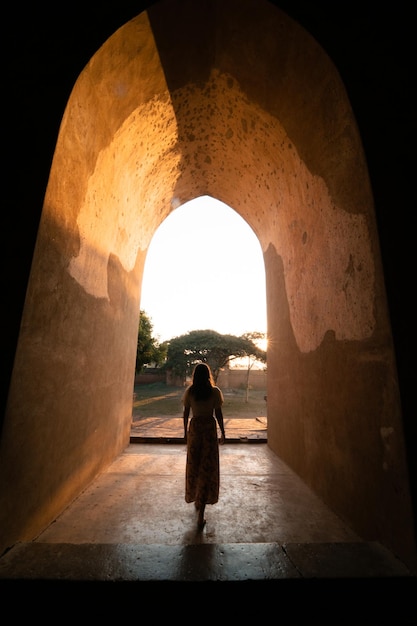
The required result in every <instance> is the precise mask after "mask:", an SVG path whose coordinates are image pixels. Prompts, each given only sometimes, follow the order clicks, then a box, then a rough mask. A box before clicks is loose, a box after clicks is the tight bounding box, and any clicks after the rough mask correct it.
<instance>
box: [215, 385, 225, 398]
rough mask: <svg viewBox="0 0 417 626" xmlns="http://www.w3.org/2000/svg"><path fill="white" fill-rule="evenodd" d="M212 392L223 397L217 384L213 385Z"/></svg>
mask: <svg viewBox="0 0 417 626" xmlns="http://www.w3.org/2000/svg"><path fill="white" fill-rule="evenodd" d="M213 392H214V393H215V394H216V395H217V396H221V397H223V393H222V390H221V389H220V387H217V385H214V387H213Z"/></svg>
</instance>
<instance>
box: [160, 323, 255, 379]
mask: <svg viewBox="0 0 417 626" xmlns="http://www.w3.org/2000/svg"><path fill="white" fill-rule="evenodd" d="M245 356H252V357H254V358H255V360H257V361H262V362H266V352H265V351H264V350H261V349H260V348H258V346H256V344H255V343H254V342H253V341H252V340H251V339H250V334H248V335H242V336H241V337H237V336H235V335H221V334H220V333H218V332H216V331H215V330H192V331H190V332H189V333H187V334H185V335H181V336H179V337H174V339H171V340H170V341H169V342H168V351H167V362H166V368H167V369H170V370H172V372H173V373H174V374H175V375H176V376H179V377H182V378H184V379H185V377H186V376H187V375H190V374H191V373H192V371H193V369H194V366H195V365H196V364H197V363H201V362H203V363H207V364H208V365H209V366H210V369H211V371H212V373H213V378H214V380H215V381H217V378H218V375H219V372H220V370H221V369H222V368H223V367H225V366H226V365H228V363H229V362H230V361H231V360H233V359H239V358H243V357H245Z"/></svg>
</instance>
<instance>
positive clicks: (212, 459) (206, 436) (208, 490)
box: [183, 363, 226, 530]
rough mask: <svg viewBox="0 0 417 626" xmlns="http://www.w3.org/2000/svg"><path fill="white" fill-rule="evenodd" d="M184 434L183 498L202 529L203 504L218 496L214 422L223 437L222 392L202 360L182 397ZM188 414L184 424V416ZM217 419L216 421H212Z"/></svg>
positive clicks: (217, 464) (213, 500)
mask: <svg viewBox="0 0 417 626" xmlns="http://www.w3.org/2000/svg"><path fill="white" fill-rule="evenodd" d="M183 404H184V412H183V419H184V438H185V442H186V444H187V461H186V469H185V501H186V502H194V503H195V508H196V509H197V511H198V528H199V530H202V529H203V528H204V524H205V523H206V520H205V519H204V512H205V508H206V504H215V503H216V502H218V499H219V485H220V460H219V440H218V437H217V424H218V425H219V428H220V432H221V437H220V443H221V444H223V443H224V441H225V438H226V436H225V432H224V423H223V411H222V404H223V394H222V392H221V390H220V389H219V387H217V386H216V385H215V384H214V382H213V377H212V374H211V370H210V368H209V366H208V365H207V364H206V363H199V364H198V365H196V367H195V368H194V372H193V381H192V384H191V385H190V386H189V387H188V388H187V389H186V391H185V394H184V398H183ZM190 411H191V412H192V417H191V420H190V424H189V426H188V420H189V417H190ZM216 420H217V421H216Z"/></svg>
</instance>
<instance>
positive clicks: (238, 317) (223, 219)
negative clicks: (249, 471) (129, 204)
mask: <svg viewBox="0 0 417 626" xmlns="http://www.w3.org/2000/svg"><path fill="white" fill-rule="evenodd" d="M140 310H141V311H142V312H143V313H144V314H146V318H147V321H149V322H150V323H151V325H152V340H153V341H154V342H155V345H157V346H160V345H161V344H164V343H165V342H170V341H171V340H172V339H173V338H176V337H182V336H184V335H187V334H188V333H189V332H195V331H197V332H199V331H202V332H203V333H204V332H206V331H207V330H210V331H214V332H216V333H219V334H220V335H225V336H228V335H233V336H234V337H239V338H240V337H242V336H243V335H245V336H247V335H249V336H250V337H251V338H252V340H253V342H254V343H255V345H256V346H258V347H259V348H260V349H262V350H266V343H267V341H266V337H267V319H266V287H265V265H264V259H263V253H262V248H261V245H260V242H259V240H258V238H257V236H256V234H255V232H254V231H253V230H252V228H251V227H250V226H249V224H248V223H247V222H246V220H244V219H243V218H242V217H241V216H240V215H239V214H238V213H237V212H236V211H235V210H234V209H232V208H230V207H229V206H228V205H226V204H225V203H223V202H221V201H219V200H216V199H214V198H213V197H210V196H200V197H198V198H195V199H193V200H190V201H188V202H186V203H184V204H183V205H182V206H180V207H178V208H177V209H175V210H174V211H173V212H172V213H171V214H170V215H169V216H168V217H167V218H166V219H165V220H164V221H163V222H162V224H161V225H160V226H159V228H158V229H157V230H156V232H155V233H154V236H153V238H152V240H151V243H150V246H149V248H148V251H147V256H146V261H145V266H144V272H143V280H142V290H141V304H140ZM147 321H146V322H145V323H147ZM153 365H154V364H152V363H149V364H146V365H145V366H143V367H142V368H141V369H140V371H139V370H138V369H137V370H136V376H135V386H134V394H133V412H132V413H133V420H132V421H133V428H134V433H135V436H136V435H137V431H141V429H142V428H145V429H146V433H147V435H148V436H150V437H152V433H153V432H154V433H155V436H156V433H159V434H160V430H159V428H160V426H161V424H163V426H164V428H165V429H166V431H167V433H168V432H170V428H169V424H172V425H173V433H176V430H177V421H178V420H175V417H177V415H176V414H175V415H172V417H173V418H174V419H173V420H167V413H169V411H170V410H171V407H172V395H173V393H175V389H174V392H173V387H175V383H176V384H177V385H178V380H177V381H173V380H172V377H169V376H168V377H167V376H166V375H165V378H164V370H163V367H161V366H163V363H162V364H161V363H159V364H158V366H157V367H153ZM167 382H168V386H167V385H166V383H167ZM217 382H218V384H219V386H220V387H221V388H222V389H223V392H224V394H225V407H226V408H229V410H230V413H231V415H234V417H235V418H236V417H237V415H241V419H240V420H239V422H237V421H236V419H235V420H234V421H233V420H232V423H233V427H232V429H231V432H232V433H233V436H231V440H237V441H239V437H240V438H242V439H243V440H247V437H249V438H255V439H257V440H258V439H262V440H264V439H266V402H265V399H266V388H267V384H266V383H267V372H266V363H265V362H263V361H260V360H256V358H255V357H254V356H252V355H248V356H245V357H243V358H233V356H232V357H231V359H230V361H229V363H228V364H227V365H226V366H225V367H224V368H222V369H221V371H220V374H219V379H218V381H217ZM153 391H154V392H155V401H156V402H157V406H158V409H159V411H162V415H161V417H160V419H159V420H158V419H157V418H155V416H154V415H152V417H149V415H150V413H149V412H152V406H153V404H152V400H151V399H152V392H153ZM177 391H178V390H177ZM180 393H182V392H180ZM164 398H166V404H167V406H166V407H165V406H164V405H163V399H164ZM161 402H162V406H161ZM179 407H180V404H179ZM155 409H156V407H155ZM156 412H157V411H156ZM148 413H149V415H148ZM225 418H226V419H228V416H227V414H226V416H225ZM229 419H231V418H230V416H229ZM141 422H142V424H141ZM152 424H155V425H156V427H155V428H152ZM236 428H238V431H236V430H235V429H236ZM178 435H179V436H181V433H180V432H179V433H178ZM146 439H147V438H146ZM140 440H141V439H140Z"/></svg>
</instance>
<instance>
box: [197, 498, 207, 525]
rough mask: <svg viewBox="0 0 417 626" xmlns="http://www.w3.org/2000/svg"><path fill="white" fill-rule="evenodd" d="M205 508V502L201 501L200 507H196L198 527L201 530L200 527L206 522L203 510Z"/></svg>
mask: <svg viewBox="0 0 417 626" xmlns="http://www.w3.org/2000/svg"><path fill="white" fill-rule="evenodd" d="M205 508H206V505H205V503H204V504H203V503H201V504H200V507H199V509H198V527H199V529H200V530H201V529H202V528H204V524H205V523H206V520H205V519H204V510H205Z"/></svg>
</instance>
